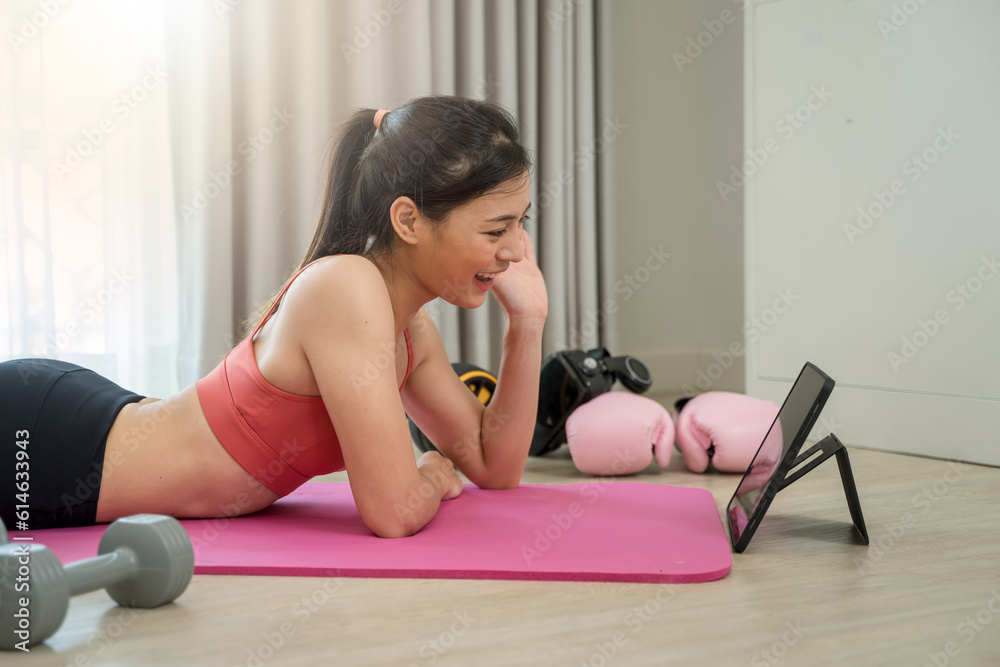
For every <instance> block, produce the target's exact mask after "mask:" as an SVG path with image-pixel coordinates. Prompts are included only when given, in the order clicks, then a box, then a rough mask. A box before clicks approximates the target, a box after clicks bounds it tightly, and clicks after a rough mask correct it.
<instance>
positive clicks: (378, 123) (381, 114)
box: [374, 109, 389, 132]
mask: <svg viewBox="0 0 1000 667" xmlns="http://www.w3.org/2000/svg"><path fill="white" fill-rule="evenodd" d="M387 113H389V109H379V110H378V111H376V112H375V121H374V122H375V131H376V132H378V130H379V129H380V126H381V125H382V119H383V118H384V117H385V115H386V114H387Z"/></svg>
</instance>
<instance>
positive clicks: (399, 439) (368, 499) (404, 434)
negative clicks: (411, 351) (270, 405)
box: [295, 256, 462, 537]
mask: <svg viewBox="0 0 1000 667" xmlns="http://www.w3.org/2000/svg"><path fill="white" fill-rule="evenodd" d="M309 273H311V275H306V274H303V276H302V278H300V279H299V281H296V282H297V283H298V282H300V281H301V283H302V285H301V289H303V290H304V292H303V295H302V296H303V300H302V303H307V304H309V308H308V310H306V309H302V310H301V311H300V312H299V313H298V314H297V315H296V316H295V320H296V322H295V324H296V327H297V328H298V331H299V332H300V341H301V345H302V349H303V352H304V354H305V357H306V359H307V360H308V362H309V365H310V368H311V370H312V372H313V375H314V377H315V379H316V383H317V385H318V386H319V390H320V395H321V396H322V397H323V402H324V404H325V405H326V408H327V411H328V413H329V415H330V420H331V421H332V422H333V426H334V429H335V430H336V432H337V438H338V440H339V441H340V447H341V450H342V452H343V455H344V463H345V465H346V467H347V475H348V479H349V480H350V484H351V493H352V494H353V495H354V500H355V503H356V504H357V507H358V512H359V513H360V515H361V519H362V520H363V521H364V522H365V525H367V526H368V527H369V528H370V529H371V530H372V532H374V533H375V534H376V535H378V536H379V537H404V536H407V535H412V534H413V533H415V532H417V531H418V530H420V529H421V528H423V527H424V526H425V525H426V524H427V523H428V522H429V521H430V520H431V519H432V518H433V517H434V515H435V514H436V513H437V510H438V506H439V505H440V502H441V500H446V499H448V498H452V497H454V496H456V495H458V494H459V493H461V490H462V486H461V480H460V479H459V478H458V475H457V474H455V471H454V468H453V467H452V464H451V462H450V461H448V460H446V459H444V458H443V457H440V456H430V457H422V458H421V460H420V465H419V466H418V465H415V463H414V458H413V445H412V442H411V440H410V434H409V431H408V429H407V426H406V415H405V413H404V411H403V405H402V402H401V400H400V396H399V389H398V385H397V379H396V373H395V364H394V363H392V364H388V369H387V371H386V372H381V373H378V374H376V376H375V377H372V376H371V373H370V372H368V373H367V374H366V370H369V369H370V362H376V363H377V365H378V367H379V368H383V367H384V366H385V364H384V363H379V362H380V360H381V359H383V358H384V357H385V355H386V354H387V350H389V351H391V350H394V349H395V347H396V335H395V325H394V323H393V315H392V304H391V302H390V301H389V295H388V292H387V291H386V288H385V283H384V281H383V280H382V277H381V274H379V272H378V269H377V268H375V266H374V265H372V264H371V263H370V262H369V261H368V260H366V259H364V258H361V257H354V256H344V257H340V258H337V260H336V261H331V262H323V263H321V264H320V265H317V266H316V267H315V269H312V270H311V271H310V272H309ZM366 366H368V368H367V369H366Z"/></svg>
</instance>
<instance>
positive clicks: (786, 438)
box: [726, 363, 834, 551]
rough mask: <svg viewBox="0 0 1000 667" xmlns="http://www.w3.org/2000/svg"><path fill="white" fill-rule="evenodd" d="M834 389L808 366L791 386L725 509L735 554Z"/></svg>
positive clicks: (774, 491) (775, 489)
mask: <svg viewBox="0 0 1000 667" xmlns="http://www.w3.org/2000/svg"><path fill="white" fill-rule="evenodd" d="M833 386H834V382H833V379H831V378H830V377H829V376H828V375H827V374H826V373H824V372H823V371H821V370H820V369H818V368H817V367H816V366H814V365H812V364H810V363H806V365H805V366H804V367H803V368H802V372H800V373H799V377H798V378H797V379H796V380H795V384H793V385H792V389H791V391H789V393H788V397H787V398H786V399H785V402H784V404H782V406H781V410H779V411H778V416H777V417H776V418H775V420H774V423H773V424H772V425H771V428H770V429H769V430H768V432H767V435H765V436H764V441H763V442H762V443H761V445H760V448H759V449H758V450H757V454H756V455H755V456H754V458H753V461H751V462H750V467H749V468H748V469H747V471H746V473H744V475H743V479H742V480H741V481H740V485H739V487H738V488H737V489H736V493H734V494H733V498H732V500H730V501H729V507H728V508H727V509H726V514H727V515H728V518H729V529H730V535H731V539H732V543H733V547H734V548H736V549H737V551H742V550H743V548H745V547H746V543H747V542H748V541H749V538H750V537H751V536H752V535H753V531H754V530H755V529H756V527H757V524H758V523H759V522H760V519H761V516H762V515H763V513H761V515H757V510H758V508H759V507H760V503H761V501H762V499H764V498H765V497H767V496H772V497H773V495H774V494H776V493H777V492H778V489H779V488H780V486H781V482H782V480H783V479H784V476H785V474H786V473H787V472H788V470H789V469H790V468H791V465H792V462H793V461H794V460H795V457H796V456H797V455H798V453H799V449H801V447H802V443H804V442H805V440H806V438H807V437H808V435H809V431H810V430H812V425H813V424H814V423H815V421H816V417H817V416H818V415H819V412H820V410H822V409H823V405H824V404H825V403H826V399H827V398H828V397H829V396H830V392H831V391H833Z"/></svg>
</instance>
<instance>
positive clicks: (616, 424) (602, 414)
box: [566, 391, 674, 475]
mask: <svg viewBox="0 0 1000 667" xmlns="http://www.w3.org/2000/svg"><path fill="white" fill-rule="evenodd" d="M566 442H567V444H568V445H569V453H570V456H572V457H573V463H574V464H575V465H576V468H577V470H579V471H580V472H583V473H586V474H588V475H632V474H634V473H637V472H640V471H642V470H644V469H645V468H646V467H648V466H649V464H650V463H652V462H653V458H654V457H655V458H656V463H657V465H659V466H660V467H661V468H666V467H667V466H668V465H669V464H670V455H671V454H673V451H674V421H673V420H672V419H671V418H670V413H669V412H667V411H666V410H665V409H664V407H663V406H662V405H660V404H659V403H657V402H656V401H654V400H652V399H649V398H643V397H642V396H636V395H635V394H632V393H627V392H624V391H612V392H609V393H607V394H601V395H600V396H598V397H597V398H595V399H593V400H591V401H588V402H586V403H584V404H583V405H581V406H580V407H578V408H577V409H576V410H574V411H573V412H572V413H571V414H570V416H569V417H567V418H566Z"/></svg>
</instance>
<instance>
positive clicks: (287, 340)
mask: <svg viewBox="0 0 1000 667" xmlns="http://www.w3.org/2000/svg"><path fill="white" fill-rule="evenodd" d="M282 311H283V309H282V308H279V309H278V310H277V312H276V313H275V315H274V317H273V318H271V320H269V321H268V322H267V324H265V325H264V327H263V328H262V329H261V331H260V332H259V334H258V335H257V337H256V338H255V339H254V342H253V346H254V356H255V358H256V360H257V365H258V368H259V369H260V371H261V374H262V375H263V376H264V378H265V380H267V381H268V382H271V383H272V384H276V386H278V387H279V388H280V389H283V390H285V391H289V392H292V393H297V394H300V395H315V394H317V393H318V387H317V386H316V381H315V378H313V377H312V374H311V372H310V370H309V364H308V362H307V361H306V360H305V358H304V356H303V355H302V354H301V352H299V351H298V346H297V345H296V343H295V339H294V336H295V334H294V332H293V331H291V330H289V329H288V328H287V327H284V326H283V322H282V319H283V318H282ZM286 312H287V311H286ZM397 343H398V344H397V358H396V374H397V377H398V380H397V383H398V382H401V381H402V379H403V377H404V375H405V373H406V365H407V355H406V343H405V339H404V338H403V337H402V336H400V337H399V340H398V341H397ZM279 497H280V496H278V495H277V494H275V493H274V492H273V491H270V490H269V489H268V488H267V487H265V486H264V485H263V484H261V483H260V482H259V481H257V480H256V479H254V477H253V476H252V475H251V474H250V473H248V472H247V471H246V470H244V469H243V467H242V466H241V465H240V464H239V463H237V462H236V459H234V458H233V457H232V456H230V455H229V452H227V451H226V449H225V447H223V446H222V443H220V442H219V440H218V438H216V437H215V434H214V433H213V432H212V429H211V427H210V426H209V425H208V420H207V419H206V418H205V413H204V412H203V411H202V409H201V402H200V401H199V399H198V391H197V386H196V385H195V384H191V385H189V386H188V387H187V388H186V389H184V390H183V391H181V392H180V393H179V394H176V395H175V396H171V397H170V398H166V399H160V398H145V399H143V400H141V401H139V402H136V403H130V404H128V405H126V406H125V407H124V408H122V410H121V412H119V413H118V417H117V419H116V420H115V423H114V425H113V426H112V427H111V431H110V432H109V433H108V442H107V447H106V448H105V453H104V468H103V479H102V480H101V491H100V496H99V497H98V502H97V521H98V522H99V523H104V522H108V521H114V520H115V519H118V518H120V517H123V516H129V515H131V514H142V513H152V514H168V515H171V516H175V517H178V518H211V517H219V516H226V517H231V516H239V515H241V514H249V513H250V512H256V511H258V510H262V509H264V508H265V507H267V506H269V505H271V504H272V503H274V501H276V500H277V499H278V498H279Z"/></svg>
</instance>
